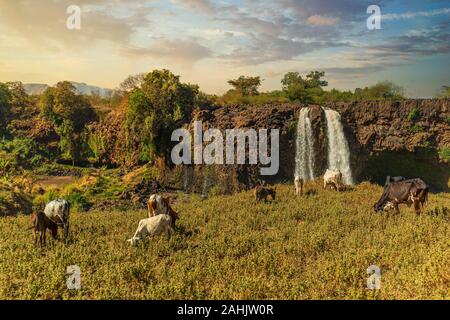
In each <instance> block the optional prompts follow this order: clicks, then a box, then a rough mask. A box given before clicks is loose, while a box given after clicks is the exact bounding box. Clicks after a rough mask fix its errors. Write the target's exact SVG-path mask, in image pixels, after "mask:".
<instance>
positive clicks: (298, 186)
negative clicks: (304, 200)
mask: <svg viewBox="0 0 450 320" xmlns="http://www.w3.org/2000/svg"><path fill="white" fill-rule="evenodd" d="M294 184H295V194H296V195H298V196H299V195H300V196H302V195H303V184H304V181H303V179H302V178H301V177H300V176H295V178H294Z"/></svg>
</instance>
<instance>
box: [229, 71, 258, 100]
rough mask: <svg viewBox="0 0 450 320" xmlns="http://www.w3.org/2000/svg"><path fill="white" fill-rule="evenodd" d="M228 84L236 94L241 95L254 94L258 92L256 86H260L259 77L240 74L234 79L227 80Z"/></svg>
mask: <svg viewBox="0 0 450 320" xmlns="http://www.w3.org/2000/svg"><path fill="white" fill-rule="evenodd" d="M228 84H230V85H231V86H232V87H233V88H234V90H235V91H236V93H237V94H239V95H241V96H243V97H247V96H255V95H258V94H259V92H258V88H259V87H260V86H261V78H260V77H245V76H240V77H239V78H237V79H235V80H229V81H228Z"/></svg>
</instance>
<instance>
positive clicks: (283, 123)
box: [193, 99, 450, 192]
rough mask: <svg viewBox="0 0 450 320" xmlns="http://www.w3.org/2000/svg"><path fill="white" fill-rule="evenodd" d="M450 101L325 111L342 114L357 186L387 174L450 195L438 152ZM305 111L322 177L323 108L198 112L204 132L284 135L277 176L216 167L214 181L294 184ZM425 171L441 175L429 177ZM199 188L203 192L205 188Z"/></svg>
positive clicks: (448, 143) (337, 106)
mask: <svg viewBox="0 0 450 320" xmlns="http://www.w3.org/2000/svg"><path fill="white" fill-rule="evenodd" d="M449 101H450V100H449V99H439V100H436V99H434V100H404V101H364V102H354V103H330V104H326V105H324V106H323V107H326V108H331V109H334V110H336V111H338V112H339V113H340V114H341V117H342V124H343V127H344V133H345V136H346V138H347V140H348V143H349V147H350V152H351V159H350V160H351V167H352V170H353V175H354V177H355V178H356V181H362V180H372V181H378V182H381V180H382V179H383V178H384V177H385V176H386V175H397V174H401V175H406V176H420V175H425V177H428V178H429V180H432V184H433V185H434V186H435V187H436V188H435V189H440V190H443V189H444V190H445V189H447V190H448V178H449V172H450V167H449V165H448V163H445V162H444V161H443V160H442V159H439V156H438V151H439V150H444V149H445V148H450V110H449ZM305 107H309V108H311V112H310V118H311V124H312V127H313V135H314V137H315V138H314V139H315V143H314V154H315V164H316V172H315V174H316V175H317V176H320V175H321V174H323V171H324V170H325V169H326V168H327V148H328V147H327V133H326V125H325V115H324V111H323V109H322V107H321V106H317V105H310V106H307V105H301V104H280V105H276V104H272V105H259V106H228V107H221V108H216V109H209V110H200V111H198V112H197V113H195V114H194V117H193V118H194V120H201V121H203V127H204V129H207V128H219V129H221V130H222V131H223V132H224V130H226V129H233V128H253V129H261V128H264V129H279V130H280V170H279V172H278V174H277V175H276V176H260V175H259V165H231V166H215V167H214V170H213V171H214V172H215V173H214V175H215V176H216V181H218V182H222V183H223V185H226V186H227V187H226V188H227V190H226V191H227V192H233V191H236V190H240V189H245V188H249V187H253V186H254V185H255V184H256V183H259V182H260V181H266V182H269V183H272V182H280V181H291V180H292V179H293V173H294V168H295V138H296V126H297V119H298V115H299V111H300V109H301V108H305ZM374 168H376V170H375V169H374ZM427 168H434V169H436V170H437V171H436V172H434V173H433V175H432V176H430V175H429V173H428V172H427V171H430V170H427ZM204 169H205V166H198V167H196V168H195V169H194V171H195V172H197V173H196V174H197V176H199V175H200V176H201V175H204V173H201V172H202V170H204ZM208 170H209V171H211V169H208ZM208 176H211V173H208ZM217 177H220V178H217ZM211 179H212V178H211ZM200 180H201V179H200ZM198 185H199V186H200V188H201V186H202V185H203V188H204V183H203V184H201V183H198ZM209 185H214V183H209ZM230 186H231V187H230Z"/></svg>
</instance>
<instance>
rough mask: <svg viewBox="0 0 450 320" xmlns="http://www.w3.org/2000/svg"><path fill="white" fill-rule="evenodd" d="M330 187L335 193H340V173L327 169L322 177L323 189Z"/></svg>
mask: <svg viewBox="0 0 450 320" xmlns="http://www.w3.org/2000/svg"><path fill="white" fill-rule="evenodd" d="M329 185H331V186H332V187H333V188H335V189H336V190H337V191H340V189H341V186H342V185H343V183H342V173H341V172H340V171H339V170H330V169H327V171H326V172H325V174H324V176H323V188H324V189H326V188H327V186H329Z"/></svg>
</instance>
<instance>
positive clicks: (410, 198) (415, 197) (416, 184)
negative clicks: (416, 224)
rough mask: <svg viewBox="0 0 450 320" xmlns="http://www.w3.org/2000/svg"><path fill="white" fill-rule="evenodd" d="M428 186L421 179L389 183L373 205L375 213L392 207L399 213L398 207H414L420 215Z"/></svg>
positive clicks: (426, 197) (426, 196) (426, 198)
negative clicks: (401, 205)
mask: <svg viewBox="0 0 450 320" xmlns="http://www.w3.org/2000/svg"><path fill="white" fill-rule="evenodd" d="M428 189H429V188H428V186H427V184H426V183H425V182H424V181H423V180H422V179H418V178H417V179H410V180H404V181H398V182H391V183H389V184H388V185H387V186H386V187H385V188H384V191H383V194H382V195H381V198H380V200H378V202H377V203H375V205H374V209H375V211H376V212H378V211H381V210H384V209H385V208H386V209H389V207H393V208H394V209H395V211H396V212H397V213H399V212H400V210H399V208H398V205H399V204H407V205H408V206H411V204H413V205H414V209H415V211H416V213H417V214H420V213H421V211H422V209H423V208H424V206H425V204H426V203H427V202H428Z"/></svg>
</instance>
